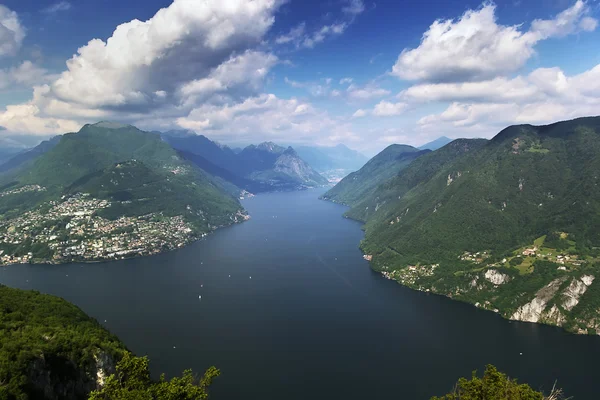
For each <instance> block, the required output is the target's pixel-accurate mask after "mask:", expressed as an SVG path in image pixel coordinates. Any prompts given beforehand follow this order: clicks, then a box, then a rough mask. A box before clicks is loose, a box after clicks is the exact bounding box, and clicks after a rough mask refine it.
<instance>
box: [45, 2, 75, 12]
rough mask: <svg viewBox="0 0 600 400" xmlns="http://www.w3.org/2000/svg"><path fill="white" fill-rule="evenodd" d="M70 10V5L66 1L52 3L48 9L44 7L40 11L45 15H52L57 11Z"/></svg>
mask: <svg viewBox="0 0 600 400" xmlns="http://www.w3.org/2000/svg"><path fill="white" fill-rule="evenodd" d="M70 9H71V3H69V2H68V1H59V2H58V3H54V4H52V5H51V6H49V7H46V8H44V9H43V10H42V12H43V13H45V14H54V13H57V12H59V11H67V10H70Z"/></svg>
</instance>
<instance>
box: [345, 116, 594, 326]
mask: <svg viewBox="0 0 600 400" xmlns="http://www.w3.org/2000/svg"><path fill="white" fill-rule="evenodd" d="M598 171H600V118H582V119H578V120H573V121H566V122H560V123H557V124H553V125H548V126H540V127H536V126H531V125H519V126H512V127H509V128H507V129H505V130H503V131H502V132H500V133H499V134H498V135H497V136H496V137H495V138H494V139H492V140H491V141H489V142H487V143H486V142H485V141H479V140H458V141H454V142H452V143H451V144H449V145H447V146H445V147H443V148H442V149H440V150H437V151H435V152H433V153H430V154H428V155H426V156H423V157H421V158H419V159H417V160H416V161H414V162H413V163H412V164H411V165H410V166H409V167H407V168H404V169H403V170H402V171H400V173H399V174H397V175H396V176H395V177H393V178H391V179H389V180H388V181H386V182H385V183H384V184H382V185H379V187H378V188H377V189H376V190H374V191H373V192H372V193H371V194H370V195H367V196H363V197H362V198H361V201H357V202H355V203H354V205H355V207H353V208H352V209H351V210H350V211H349V212H348V215H349V216H351V217H353V218H356V219H361V220H363V221H366V225H365V229H366V237H365V240H364V241H363V243H362V245H361V246H362V249H363V250H364V252H365V253H366V254H367V255H369V256H371V257H369V258H372V265H373V267H374V268H375V269H376V270H378V271H381V272H382V273H384V275H386V276H387V277H389V278H390V279H394V280H397V281H399V282H400V283H402V284H405V285H408V286H410V287H413V288H416V289H420V290H425V291H431V292H435V293H439V294H443V295H446V296H449V297H452V298H455V299H460V300H464V301H468V302H472V303H474V304H476V305H477V306H478V307H482V308H486V309H490V310H494V311H496V312H499V313H500V314H502V315H503V316H505V317H507V318H513V319H518V320H525V321H531V322H544V323H549V324H553V325H559V326H564V327H565V328H567V329H570V330H572V331H575V332H579V333H588V332H589V333H600V307H599V305H600V296H599V295H598V293H599V292H600V284H599V283H598V282H597V281H596V280H595V278H596V277H597V276H598V273H599V268H600V265H599V264H600V230H599V229H598V226H600V188H599V186H598V184H599V173H598ZM334 189H335V188H334Z"/></svg>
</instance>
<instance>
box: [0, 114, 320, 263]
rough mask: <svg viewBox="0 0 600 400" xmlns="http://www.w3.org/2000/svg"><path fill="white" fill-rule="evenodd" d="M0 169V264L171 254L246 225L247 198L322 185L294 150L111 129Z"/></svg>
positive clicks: (106, 125) (46, 145) (91, 129)
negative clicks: (239, 146)
mask: <svg viewBox="0 0 600 400" xmlns="http://www.w3.org/2000/svg"><path fill="white" fill-rule="evenodd" d="M161 135H162V136H161ZM171 144H172V145H173V146H174V147H172V146H171ZM178 148H180V149H185V150H186V151H185V152H184V151H182V150H178ZM219 152H221V154H219ZM203 156H206V157H209V158H210V159H211V161H208V160H207V159H206V158H204V157H203ZM1 169H2V172H0V265H9V264H23V263H51V264H59V263H68V262H94V261H107V260H116V259H123V258H129V257H138V256H148V255H152V254H156V253H160V252H164V251H170V250H173V249H177V248H181V247H182V246H185V245H188V244H189V243H191V242H193V241H195V240H199V239H202V238H204V237H206V236H207V235H208V234H209V233H211V232H213V231H214V230H216V229H218V228H221V227H224V226H228V225H231V224H236V223H241V222H244V221H246V220H248V219H249V218H250V217H249V216H248V214H247V213H246V211H245V210H244V209H243V207H242V206H241V204H240V202H239V199H244V198H250V197H252V196H253V195H254V194H253V192H264V191H278V190H302V189H307V188H310V187H315V186H320V185H326V184H327V183H328V182H327V179H326V178H324V177H323V176H321V175H320V174H319V173H317V172H316V171H315V170H313V169H312V168H311V167H310V166H309V165H308V164H307V163H306V162H305V161H304V160H302V159H301V158H300V157H299V156H298V155H297V153H296V152H295V151H294V150H293V149H292V148H291V147H288V148H284V147H280V146H277V145H276V144H274V143H267V142H265V143H262V144H260V145H258V146H248V147H247V148H245V149H243V150H242V151H241V152H240V153H239V155H237V154H235V153H233V152H232V151H231V150H229V148H227V147H226V146H220V145H218V144H217V143H215V142H212V141H210V140H209V139H207V138H205V137H203V136H197V135H195V134H194V133H190V132H187V131H183V132H173V131H171V132H170V133H168V134H158V133H153V132H144V131H141V130H139V129H137V128H135V127H133V126H131V125H123V124H118V123H113V122H99V123H96V124H89V125H86V126H84V127H83V128H82V129H81V130H80V131H79V132H77V133H69V134H65V135H63V136H58V137H55V138H53V139H51V140H49V141H45V142H42V143H41V144H40V145H38V146H37V147H35V148H34V149H32V150H30V151H28V152H24V153H22V154H19V155H17V156H15V157H14V158H12V159H10V160H8V161H7V162H6V163H5V164H3V167H2V168H1Z"/></svg>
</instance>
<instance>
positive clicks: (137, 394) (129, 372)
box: [90, 353, 219, 400]
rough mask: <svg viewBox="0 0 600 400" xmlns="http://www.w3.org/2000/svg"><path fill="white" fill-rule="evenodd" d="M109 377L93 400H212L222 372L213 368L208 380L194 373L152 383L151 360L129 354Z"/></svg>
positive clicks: (208, 374)
mask: <svg viewBox="0 0 600 400" xmlns="http://www.w3.org/2000/svg"><path fill="white" fill-rule="evenodd" d="M116 370H117V371H116V373H115V374H112V375H111V376H109V377H108V379H107V380H106V382H105V384H104V385H103V387H102V388H101V389H99V390H97V391H94V392H92V394H91V396H90V400H202V399H207V398H208V386H209V385H210V384H211V382H212V380H213V379H214V378H216V377H217V376H219V370H218V369H216V368H215V367H211V368H209V369H208V370H207V371H206V372H205V373H204V376H202V377H201V378H199V379H198V378H196V377H195V376H194V375H193V373H192V371H191V370H185V371H184V372H183V375H182V376H181V377H176V378H172V379H171V380H166V379H165V377H164V375H161V377H160V380H159V381H158V382H155V381H152V379H150V369H149V365H148V358H147V357H135V356H133V355H132V354H131V353H126V354H125V356H124V357H123V358H122V359H121V360H120V361H119V363H118V364H117V367H116Z"/></svg>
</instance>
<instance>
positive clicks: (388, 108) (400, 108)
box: [373, 101, 408, 117]
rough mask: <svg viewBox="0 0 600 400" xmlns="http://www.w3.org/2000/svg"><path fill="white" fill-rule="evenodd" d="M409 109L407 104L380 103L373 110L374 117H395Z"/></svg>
mask: <svg viewBox="0 0 600 400" xmlns="http://www.w3.org/2000/svg"><path fill="white" fill-rule="evenodd" d="M407 108H408V104H406V103H402V102H400V103H391V102H389V101H380V102H379V103H377V105H376V106H375V108H373V115H375V116H376V117H393V116H396V115H400V114H402V113H403V112H404V111H405V110H406V109H407Z"/></svg>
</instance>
